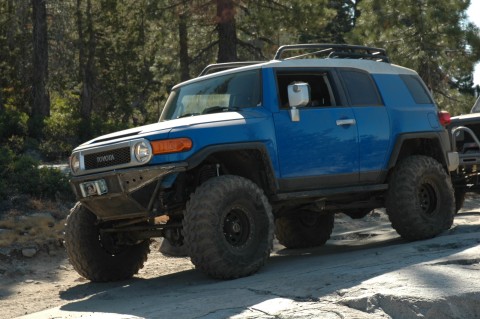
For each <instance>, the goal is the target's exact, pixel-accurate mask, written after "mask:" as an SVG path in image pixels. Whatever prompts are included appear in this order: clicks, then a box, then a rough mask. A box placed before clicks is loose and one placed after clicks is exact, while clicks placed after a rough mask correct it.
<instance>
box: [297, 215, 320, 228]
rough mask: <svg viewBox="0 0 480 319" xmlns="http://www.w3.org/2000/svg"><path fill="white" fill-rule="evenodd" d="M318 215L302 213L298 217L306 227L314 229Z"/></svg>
mask: <svg viewBox="0 0 480 319" xmlns="http://www.w3.org/2000/svg"><path fill="white" fill-rule="evenodd" d="M318 218H319V217H318V215H316V214H312V213H303V214H301V216H300V222H301V223H302V224H303V225H304V226H307V227H314V226H316V225H317V223H318Z"/></svg>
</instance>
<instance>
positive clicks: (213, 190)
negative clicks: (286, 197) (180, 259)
mask: <svg viewBox="0 0 480 319" xmlns="http://www.w3.org/2000/svg"><path fill="white" fill-rule="evenodd" d="M183 229H184V236H185V243H186V245H187V250H188V252H189V255H190V258H191V260H192V263H193V264H194V265H195V266H196V267H197V268H199V269H200V270H202V271H203V272H205V273H206V274H207V275H209V276H211V277H214V278H219V279H233V278H238V277H244V276H248V275H250V274H253V273H254V272H256V271H258V269H260V267H261V266H263V264H264V263H265V261H266V260H267V258H268V256H269V255H270V251H271V249H272V243H273V216H272V211H271V207H270V204H269V203H268V200H267V198H266V197H265V195H264V194H263V191H262V190H261V189H260V188H259V187H258V186H257V185H255V184H254V183H253V182H251V181H250V180H248V179H245V178H243V177H239V176H231V175H224V176H219V177H214V178H211V179H209V180H208V181H206V182H205V183H203V184H202V185H200V186H199V187H198V188H197V190H196V191H195V192H194V193H193V194H192V195H191V197H190V201H189V202H188V203H187V209H186V212H185V217H184V219H183Z"/></svg>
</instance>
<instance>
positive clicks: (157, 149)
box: [150, 137, 192, 155]
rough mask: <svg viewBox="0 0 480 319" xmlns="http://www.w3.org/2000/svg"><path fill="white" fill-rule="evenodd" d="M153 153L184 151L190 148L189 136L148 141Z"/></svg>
mask: <svg viewBox="0 0 480 319" xmlns="http://www.w3.org/2000/svg"><path fill="white" fill-rule="evenodd" d="M150 144H151V145H152V150H153V154H154V155H160V154H170V153H178V152H185V151H189V150H191V149H192V140H191V139H189V138H185V137H182V138H173V139H169V140H160V141H152V142H150Z"/></svg>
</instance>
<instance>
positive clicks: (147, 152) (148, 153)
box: [133, 141, 152, 163]
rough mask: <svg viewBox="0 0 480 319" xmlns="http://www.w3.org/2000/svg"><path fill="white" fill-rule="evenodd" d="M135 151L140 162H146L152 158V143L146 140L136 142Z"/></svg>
mask: <svg viewBox="0 0 480 319" xmlns="http://www.w3.org/2000/svg"><path fill="white" fill-rule="evenodd" d="M133 153H134V154H135V158H136V159H137V161H139V162H140V163H146V162H148V161H149V160H150V158H152V148H151V146H150V144H149V143H147V142H145V141H142V142H139V143H137V144H135V146H134V149H133Z"/></svg>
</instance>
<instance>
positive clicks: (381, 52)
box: [274, 43, 390, 63]
mask: <svg viewBox="0 0 480 319" xmlns="http://www.w3.org/2000/svg"><path fill="white" fill-rule="evenodd" d="M294 50H296V51H299V50H316V51H314V52H308V53H305V54H300V55H296V56H292V57H288V58H285V59H283V60H290V59H298V58H303V57H305V56H309V55H319V54H322V55H324V56H325V57H326V58H335V59H364V60H373V61H379V62H386V63H389V62H390V60H389V59H388V57H387V52H386V50H385V49H379V48H372V47H366V46H360V45H349V44H324V43H315V44H291V45H283V46H281V47H280V48H278V50H277V53H275V57H274V59H275V60H282V59H281V57H282V53H284V52H285V51H294Z"/></svg>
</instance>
